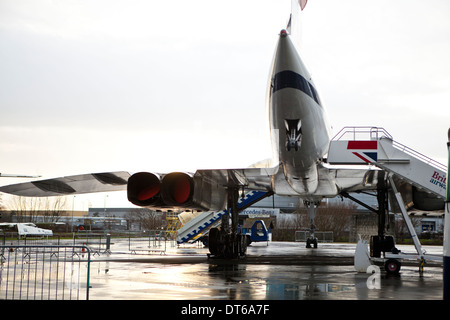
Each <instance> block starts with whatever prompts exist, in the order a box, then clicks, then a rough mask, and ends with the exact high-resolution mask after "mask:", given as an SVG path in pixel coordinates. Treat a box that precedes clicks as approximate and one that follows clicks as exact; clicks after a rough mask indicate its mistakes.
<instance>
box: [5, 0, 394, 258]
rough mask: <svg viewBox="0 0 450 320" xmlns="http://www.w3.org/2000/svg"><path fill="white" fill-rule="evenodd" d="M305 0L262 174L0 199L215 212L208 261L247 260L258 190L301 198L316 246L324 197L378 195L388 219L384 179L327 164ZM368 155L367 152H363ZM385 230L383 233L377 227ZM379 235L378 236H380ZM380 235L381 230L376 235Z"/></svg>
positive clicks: (54, 184)
mask: <svg viewBox="0 0 450 320" xmlns="http://www.w3.org/2000/svg"><path fill="white" fill-rule="evenodd" d="M305 5H306V1H305V0H300V1H295V0H294V1H293V6H292V8H293V10H292V12H291V17H290V19H289V23H288V25H287V27H286V28H285V29H282V30H281V31H280V33H279V36H278V43H277V45H276V50H275V54H274V58H273V63H272V66H271V69H270V77H269V83H268V89H267V107H268V110H269V121H270V134H271V142H272V148H273V159H272V160H271V162H270V163H265V164H264V165H262V166H261V167H249V168H243V169H218V170H197V171H196V172H194V173H187V172H171V173H157V172H138V173H134V174H132V175H130V174H129V173H128V172H106V173H94V174H83V175H76V176H68V177H62V178H55V179H48V180H40V181H32V182H27V183H21V184H16V185H9V186H4V187H0V191H1V192H7V193H11V194H15V195H21V196H60V195H72V194H78V193H93V192H111V191H121V190H127V196H128V200H129V201H130V202H131V203H133V204H135V205H137V206H142V207H150V208H155V209H158V210H174V209H175V210H177V209H184V210H186V209H187V210H201V211H219V210H224V209H227V210H228V213H229V217H230V218H231V225H230V224H229V220H230V219H229V218H227V219H223V220H222V227H221V228H220V229H212V230H211V231H210V234H209V238H210V239H209V247H210V251H211V253H212V254H213V255H217V256H226V257H236V256H241V255H245V251H246V239H245V236H244V235H241V234H238V231H237V230H238V228H237V223H238V212H239V210H242V209H244V208H238V206H237V203H238V200H239V197H241V196H243V195H245V193H246V192H250V191H259V192H263V194H264V195H266V196H269V195H272V194H278V195H284V196H297V197H300V198H301V199H303V201H304V204H305V207H306V209H307V212H308V215H309V218H310V219H311V235H312V236H311V239H308V242H307V245H311V244H312V245H313V246H314V247H317V239H316V238H315V237H314V230H315V226H314V218H315V216H316V212H317V208H318V206H319V204H320V202H321V200H322V199H324V198H330V197H336V196H342V195H348V194H350V193H352V192H361V191H368V190H372V191H376V192H377V195H378V196H377V198H378V204H379V206H378V207H379V208H378V212H380V213H381V214H380V215H381V216H382V215H384V214H385V212H386V211H387V208H386V206H385V203H386V201H387V200H386V199H387V190H388V185H387V179H386V172H385V171H383V170H380V169H379V168H375V167H373V166H369V167H359V168H354V167H342V166H340V167H338V166H335V165H331V164H330V163H328V162H327V159H326V157H327V153H328V150H329V146H330V141H331V135H330V134H331V129H330V125H329V123H328V120H327V116H326V111H325V107H324V105H323V103H322V101H321V99H320V97H319V94H318V89H317V87H316V85H315V84H314V82H313V80H312V78H311V75H310V73H309V72H308V70H307V68H306V67H305V65H304V64H303V62H302V59H301V58H300V55H299V52H298V50H297V47H296V45H295V44H294V42H295V41H294V39H293V34H292V30H293V28H292V26H293V25H294V24H295V23H296V19H297V17H298V14H299V13H300V9H301V10H303V8H304V7H305ZM368 154H369V155H370V153H368ZM382 227H383V226H382ZM379 233H380V231H379ZM382 233H383V232H382V231H381V234H382Z"/></svg>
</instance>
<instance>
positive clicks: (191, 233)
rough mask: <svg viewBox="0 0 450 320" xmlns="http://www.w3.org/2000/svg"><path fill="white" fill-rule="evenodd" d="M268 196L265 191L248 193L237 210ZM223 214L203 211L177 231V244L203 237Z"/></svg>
mask: <svg viewBox="0 0 450 320" xmlns="http://www.w3.org/2000/svg"><path fill="white" fill-rule="evenodd" d="M270 194H271V193H269V192H266V191H250V192H248V193H246V194H245V196H244V197H243V198H240V199H239V201H238V210H243V209H245V208H247V207H249V206H251V205H252V204H254V203H255V202H257V201H259V200H261V199H263V198H265V197H267V196H269V195H270ZM225 214H227V210H226V209H225V210H222V211H205V212H202V213H201V214H199V215H197V216H196V217H195V218H193V219H192V220H190V221H189V222H187V223H186V224H185V225H183V226H182V227H181V228H180V229H178V234H177V243H178V244H181V243H186V242H188V241H193V240H196V239H198V238H199V237H201V236H203V235H205V234H206V233H207V232H208V231H209V229H211V228H212V227H214V226H217V225H218V224H220V222H221V218H222V216H223V215H225Z"/></svg>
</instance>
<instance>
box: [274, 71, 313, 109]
mask: <svg viewBox="0 0 450 320" xmlns="http://www.w3.org/2000/svg"><path fill="white" fill-rule="evenodd" d="M284 88H294V89H298V90H300V91H302V92H304V93H306V94H307V95H308V96H310V97H311V98H312V99H314V101H316V102H317V104H318V105H320V99H319V96H318V94H317V91H316V89H315V88H314V86H313V85H312V84H311V83H309V82H308V81H307V80H306V79H305V78H304V77H303V76H302V75H300V74H298V73H296V72H293V71H290V70H286V71H281V72H278V73H277V74H276V75H275V77H274V79H273V83H272V90H273V92H275V91H278V90H281V89H284Z"/></svg>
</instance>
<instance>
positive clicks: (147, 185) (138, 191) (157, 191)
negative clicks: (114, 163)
mask: <svg viewBox="0 0 450 320" xmlns="http://www.w3.org/2000/svg"><path fill="white" fill-rule="evenodd" d="M127 196H128V201H130V202H131V203H132V204H135V205H137V206H140V207H150V206H159V205H162V204H163V202H162V199H161V178H160V177H159V176H158V175H156V174H153V173H149V172H138V173H135V174H133V175H132V176H131V177H130V178H129V179H128V185H127Z"/></svg>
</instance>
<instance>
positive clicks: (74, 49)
mask: <svg viewBox="0 0 450 320" xmlns="http://www.w3.org/2000/svg"><path fill="white" fill-rule="evenodd" d="M289 12H290V0H246V1H237V0H230V1H226V2H224V1H211V0H191V1H181V0H172V1H148V0H142V1H140V0H133V1H124V0H74V1H66V0H60V1H50V0H48V1H43V0H0V108H1V109H0V110H1V117H0V172H3V173H25V174H39V175H42V176H43V177H45V178H51V177H56V176H60V175H71V174H80V173H87V172H103V171H114V170H124V171H129V172H135V171H139V170H147V171H155V172H170V171H194V170H195V169H203V168H232V167H246V166H248V165H250V164H252V163H255V162H257V161H259V160H262V159H265V158H268V157H270V156H271V149H270V142H269V134H268V123H267V110H266V105H265V99H266V85H267V76H268V73H269V67H270V63H271V60H272V56H273V53H274V49H275V44H276V41H277V36H278V33H279V31H280V30H281V29H282V28H284V27H285V25H286V22H287V18H288V16H289ZM449 16H450V1H448V0H430V1H426V2H424V1H419V0H379V1H364V0H341V1H336V0H309V1H308V4H307V6H306V8H305V10H304V11H303V12H302V41H301V43H302V52H301V55H302V57H303V60H304V62H305V63H306V65H307V66H308V69H309V71H310V72H311V74H312V77H313V79H314V82H315V84H316V88H317V89H318V91H319V94H320V96H321V100H322V101H323V102H324V104H325V107H326V108H327V111H328V115H329V119H330V122H331V124H332V126H333V130H334V133H337V132H338V131H339V130H340V129H341V128H342V127H344V126H363V125H364V126H380V127H384V128H385V129H386V130H387V131H388V132H389V133H391V135H392V136H393V137H394V139H395V140H397V141H398V142H400V143H403V144H405V145H407V146H409V147H411V148H413V149H415V150H417V151H419V152H421V153H423V154H425V155H427V156H430V157H432V158H434V159H436V160H439V161H440V162H443V163H447V149H446V142H447V130H448V128H449V127H450V59H449V57H450V19H448V17H449ZM13 182H19V181H18V180H14V181H13ZM8 183H11V179H3V180H1V181H0V184H8ZM101 205H103V202H102V204H101Z"/></svg>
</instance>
